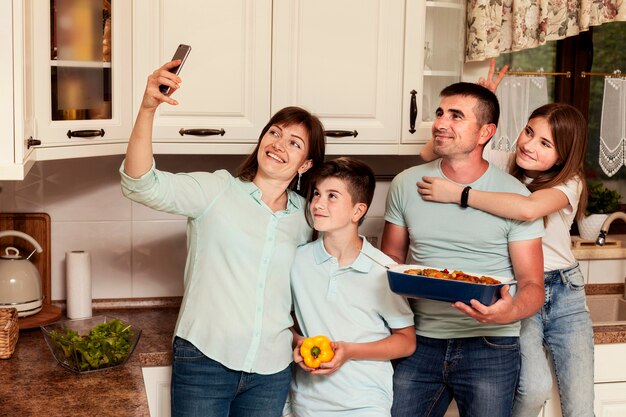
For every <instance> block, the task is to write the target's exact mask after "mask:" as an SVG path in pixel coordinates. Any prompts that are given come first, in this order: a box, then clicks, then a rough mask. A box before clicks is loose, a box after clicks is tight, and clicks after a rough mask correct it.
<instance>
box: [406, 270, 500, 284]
mask: <svg viewBox="0 0 626 417" xmlns="http://www.w3.org/2000/svg"><path fill="white" fill-rule="evenodd" d="M404 273H405V274H410V275H422V276H425V277H430V278H442V279H451V280H455V281H466V282H473V283H474V284H486V285H494V284H500V281H498V280H497V279H495V278H491V277H487V276H484V275H483V276H481V277H477V276H474V275H469V274H466V273H465V272H463V271H452V272H450V271H448V270H447V269H443V270H438V269H433V268H424V269H407V270H405V271H404Z"/></svg>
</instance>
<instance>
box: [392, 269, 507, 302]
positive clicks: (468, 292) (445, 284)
mask: <svg viewBox="0 0 626 417" xmlns="http://www.w3.org/2000/svg"><path fill="white" fill-rule="evenodd" d="M424 268H432V267H429V266H423V265H395V266H392V267H390V268H389V269H388V270H387V278H388V279H389V287H390V288H391V291H393V292H395V293H396V294H400V295H404V296H405V297H412V298H428V299H430V300H437V301H448V302H452V303H453V302H456V301H462V302H464V303H465V304H469V303H470V300H472V299H473V300H477V301H480V302H481V303H482V304H484V305H487V306H488V305H491V304H493V303H495V302H496V301H497V300H498V299H499V298H500V288H501V287H502V286H503V285H507V284H508V285H515V281H513V279H512V278H504V277H496V276H492V278H495V279H497V280H498V281H500V282H501V283H500V284H492V285H487V284H475V283H473V282H466V281H454V280H450V279H442V278H431V277H426V276H423V275H412V274H407V273H405V272H404V271H406V270H407V269H424ZM435 269H441V268H435ZM464 272H466V273H467V274H470V275H476V276H481V275H483V274H478V273H472V272H467V271H464Z"/></svg>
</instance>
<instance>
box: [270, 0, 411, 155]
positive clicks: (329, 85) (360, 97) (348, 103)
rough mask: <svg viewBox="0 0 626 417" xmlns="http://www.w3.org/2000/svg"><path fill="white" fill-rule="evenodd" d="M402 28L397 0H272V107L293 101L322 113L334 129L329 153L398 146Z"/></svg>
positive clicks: (401, 10) (401, 7)
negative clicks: (390, 145) (274, 0)
mask: <svg viewBox="0 0 626 417" xmlns="http://www.w3.org/2000/svg"><path fill="white" fill-rule="evenodd" d="M403 28H404V1H402V0H385V1H383V0H345V1H341V2H338V1H334V0H294V1H278V2H275V4H274V40H273V53H274V56H273V68H272V111H273V112H275V111H277V110H279V109H281V108H283V107H285V106H289V105H299V106H302V107H305V108H307V109H308V110H310V111H311V112H313V113H315V114H317V115H318V116H320V118H321V120H322V122H323V123H324V127H325V128H326V130H327V131H330V130H337V131H340V132H337V133H335V136H331V135H328V136H327V143H328V144H329V145H330V146H329V148H328V153H353V154H355V153H362V151H363V150H366V149H368V148H367V147H354V146H352V147H350V146H346V147H343V148H341V147H333V144H348V145H349V144H354V143H359V144H398V143H399V137H400V120H401V116H400V108H401V98H402V94H401V88H402V51H403ZM344 134H345V135H347V136H343V135H344ZM337 136H338V137H337ZM370 149H371V148H370Z"/></svg>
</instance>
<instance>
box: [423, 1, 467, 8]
mask: <svg viewBox="0 0 626 417" xmlns="http://www.w3.org/2000/svg"><path fill="white" fill-rule="evenodd" d="M426 7H434V8H440V9H458V10H463V9H465V4H464V3H451V2H447V1H430V0H427V1H426Z"/></svg>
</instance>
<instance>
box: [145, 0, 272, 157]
mask: <svg viewBox="0 0 626 417" xmlns="http://www.w3.org/2000/svg"><path fill="white" fill-rule="evenodd" d="M271 10H272V3H271V0H255V1H245V0H236V1H235V0H230V1H225V0H187V1H184V2H180V1H174V0H158V1H138V2H135V7H134V13H133V16H134V18H133V34H134V51H135V58H136V59H135V61H134V64H135V68H134V70H133V71H134V93H133V96H134V104H133V107H134V110H135V112H136V111H137V110H138V108H139V105H140V103H141V98H142V95H143V92H144V89H145V86H146V78H147V76H148V75H149V74H151V73H152V72H153V71H154V70H155V69H157V68H158V67H160V66H161V65H163V64H164V63H166V62H168V61H169V60H170V59H171V58H172V55H173V54H174V51H175V50H176V48H177V46H178V45H179V44H181V43H182V44H187V45H190V46H191V47H192V49H191V53H190V54H189V56H188V57H187V61H186V63H185V65H184V67H183V68H182V69H181V72H180V74H179V75H180V77H181V79H182V80H183V82H182V84H181V88H180V89H179V90H178V91H176V92H175V93H174V94H175V96H174V97H175V98H176V100H177V101H178V102H179V105H178V106H170V105H167V104H165V105H162V106H160V107H159V109H158V110H157V114H156V116H155V121H154V132H153V139H154V142H155V143H156V145H155V150H156V152H159V150H161V151H164V152H173V153H178V152H179V151H177V149H176V148H177V147H178V148H179V145H180V144H181V143H183V142H185V143H196V144H200V145H201V144H207V143H215V142H216V143H222V144H228V143H231V144H232V143H256V141H257V139H258V137H259V134H260V133H261V130H262V129H263V127H264V126H265V124H266V123H267V121H268V120H269V117H270V112H269V99H270V97H269V91H270V67H271V62H270V60H271V51H270V47H271ZM190 129H197V130H202V131H200V132H197V130H196V132H194V131H191V132H187V131H188V130H190ZM181 132H182V133H181ZM185 132H187V133H185ZM205 134H209V136H204V135H205ZM168 144H169V146H168ZM225 146H226V145H225ZM179 149H180V148H179ZM186 149H190V148H189V147H187V148H186ZM222 149H228V148H227V147H223V148H222ZM231 149H236V148H231ZM249 150H251V147H250V146H246V147H245V153H247V152H248V151H249ZM199 151H200V152H202V148H201V147H200V148H199Z"/></svg>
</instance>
